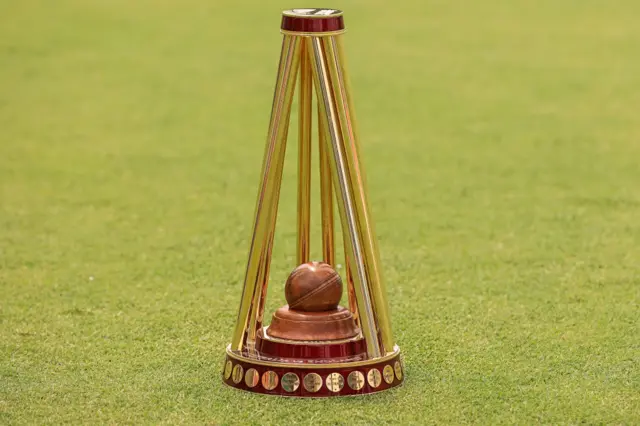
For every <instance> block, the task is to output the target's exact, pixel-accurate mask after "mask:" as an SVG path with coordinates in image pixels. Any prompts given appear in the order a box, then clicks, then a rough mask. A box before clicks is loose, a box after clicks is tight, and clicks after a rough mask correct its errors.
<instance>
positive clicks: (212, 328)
mask: <svg viewBox="0 0 640 426" xmlns="http://www.w3.org/2000/svg"><path fill="white" fill-rule="evenodd" d="M306 6H308V5H307V4H299V5H296V4H290V3H286V2H282V1H275V2H258V1H253V2H243V3H242V4H238V3H236V2H232V1H228V0H224V1H215V2H204V1H196V0H183V1H180V2H178V1H176V0H163V1H150V0H138V1H135V2H129V1H122V0H109V1H106V0H93V1H80V0H58V1H56V2H50V1H43V0H23V1H20V2H10V1H0V10H2V12H1V13H0V292H1V295H2V296H1V297H0V423H5V424H43V423H109V424H117V423H153V424H158V423H166V424H174V423H187V424H189V423H207V424H265V423H266V424H286V423H301V424H382V423H414V424H424V423H453V424H461V423H485V424H495V423H512V424H513V423H520V424H523V423H524V424H527V423H589V424H594V423H619V424H633V423H640V397H639V395H640V367H639V363H640V327H639V325H640V319H639V318H640V309H639V301H640V272H639V271H640V270H639V267H638V264H639V261H640V115H639V111H640V25H638V18H637V17H638V16H639V14H640V3H638V2H637V1H632V0H614V1H610V2H604V1H599V0H581V1H578V0H563V1H557V0H536V1H533V0H516V1H507V0H488V1H484V2H464V3H463V2H456V1H453V2H451V1H440V0H428V1H399V2H394V3H393V4H392V5H390V4H389V3H387V2H382V1H367V2H365V1H356V0H354V1H339V2H337V3H335V4H331V5H327V6H331V7H337V8H341V9H343V10H344V11H345V19H346V23H347V26H348V28H349V31H348V33H347V35H346V36H345V38H346V40H345V43H346V51H347V57H348V64H347V65H348V68H349V70H350V73H351V80H352V86H353V89H354V93H353V94H354V98H355V101H356V111H357V115H358V117H359V127H360V131H361V139H362V143H363V150H364V152H363V161H364V164H365V166H366V168H367V170H368V173H367V175H368V183H369V191H370V202H371V206H372V210H373V215H374V218H375V220H376V228H377V232H378V236H379V241H380V248H381V252H382V260H383V266H384V270H385V271H384V272H385V275H386V281H387V287H388V294H389V300H390V304H391V309H392V313H393V318H392V320H393V325H394V330H395V333H396V340H397V341H398V343H399V345H400V346H401V348H402V350H403V353H404V360H405V368H406V378H407V379H406V382H405V385H404V386H403V387H401V388H399V389H397V390H395V391H392V392H388V393H384V394H379V395H373V396H369V397H363V398H351V399H339V400H322V401H320V400H314V401H306V400H305V401H302V400H289V399H277V398H269V397H262V396H256V395H251V394H246V393H241V392H238V391H235V390H233V389H229V388H226V387H223V385H222V383H221V380H220V371H221V368H222V362H223V355H224V348H225V345H226V344H227V343H228V341H229V339H230V336H231V330H232V327H233V324H234V321H235V316H236V311H237V306H238V302H239V298H240V292H241V281H242V278H243V273H244V266H245V262H246V254H247V248H248V238H249V234H250V231H251V224H252V214H253V209H254V202H255V194H256V191H257V182H258V173H259V168H260V164H261V161H262V154H263V145H264V139H265V134H266V128H267V124H268V116H269V108H270V105H271V97H272V89H273V84H274V81H275V72H276V64H277V60H278V54H279V48H280V41H281V35H280V34H279V31H278V28H279V20H280V15H279V14H280V11H281V10H282V9H286V8H290V7H306ZM312 6H313V5H312ZM321 6H322V5H321ZM290 134H291V135H295V131H294V130H292V131H291V132H290ZM292 142H293V140H292ZM295 151H296V147H295V143H291V144H290V149H289V153H288V158H289V160H290V162H289V163H288V164H287V168H286V170H285V187H284V189H283V194H282V204H281V208H280V216H279V227H278V231H277V236H276V249H275V252H274V262H273V267H272V286H271V291H270V293H269V300H268V307H267V310H268V312H271V311H272V310H273V309H275V307H277V306H279V305H281V304H283V303H284V297H283V295H282V288H283V282H284V279H285V278H286V276H287V274H288V272H289V271H290V270H291V269H292V268H293V266H295V265H293V262H294V255H295V250H294V236H295V229H294V226H295V225H294V222H295V220H294V217H295V193H294V191H295V187H294V181H295V172H296V171H295V165H294V163H293V161H292V160H293V159H294V158H295ZM315 183H316V184H317V180H316V182H315ZM316 213H317V212H316ZM315 217H316V218H317V214H316V216H315ZM315 223H316V224H317V223H318V222H317V220H316V222H315ZM315 235H317V233H316V234H315ZM316 242H317V239H316ZM314 253H315V254H316V257H317V255H318V254H319V247H318V245H316V246H314Z"/></svg>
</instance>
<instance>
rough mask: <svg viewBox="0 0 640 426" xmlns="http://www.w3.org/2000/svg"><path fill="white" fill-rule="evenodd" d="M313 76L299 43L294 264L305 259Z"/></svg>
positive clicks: (309, 189)
mask: <svg viewBox="0 0 640 426" xmlns="http://www.w3.org/2000/svg"><path fill="white" fill-rule="evenodd" d="M312 89H313V80H312V77H311V65H310V62H309V54H308V49H307V48H306V44H305V43H301V45H300V93H299V96H300V97H299V100H300V104H299V105H298V247H297V260H298V263H297V264H298V265H301V264H303V263H307V262H308V261H309V246H310V241H309V236H310V228H311V225H310V223H311V106H312V105H311V96H312Z"/></svg>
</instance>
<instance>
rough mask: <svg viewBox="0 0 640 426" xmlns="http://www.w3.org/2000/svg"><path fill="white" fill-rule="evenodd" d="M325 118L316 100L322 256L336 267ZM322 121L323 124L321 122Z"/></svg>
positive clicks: (331, 191) (331, 190) (326, 261)
mask: <svg viewBox="0 0 640 426" xmlns="http://www.w3.org/2000/svg"><path fill="white" fill-rule="evenodd" d="M325 122H326V119H323V116H322V114H321V107H320V101H318V147H319V155H318V157H319V159H320V160H319V163H320V218H321V225H322V258H323V261H324V262H325V263H328V264H329V265H331V266H333V268H334V269H335V268H336V255H335V232H334V219H333V189H332V185H331V168H330V167H331V166H330V162H329V161H330V160H329V153H328V152H327V146H326V143H327V138H326V136H325V130H324V128H325V126H326V123H325ZM323 123H324V124H323Z"/></svg>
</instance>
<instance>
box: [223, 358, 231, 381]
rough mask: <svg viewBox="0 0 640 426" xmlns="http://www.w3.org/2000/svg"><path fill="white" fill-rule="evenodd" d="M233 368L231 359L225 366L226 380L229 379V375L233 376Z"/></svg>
mask: <svg viewBox="0 0 640 426" xmlns="http://www.w3.org/2000/svg"><path fill="white" fill-rule="evenodd" d="M232 368H233V364H232V363H231V361H230V360H229V361H227V364H226V365H225V366H224V379H225V380H229V377H231V369H232Z"/></svg>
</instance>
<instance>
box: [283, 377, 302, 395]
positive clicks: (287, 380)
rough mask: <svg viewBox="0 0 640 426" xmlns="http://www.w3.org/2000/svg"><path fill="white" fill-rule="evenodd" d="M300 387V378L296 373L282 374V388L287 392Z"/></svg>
mask: <svg viewBox="0 0 640 426" xmlns="http://www.w3.org/2000/svg"><path fill="white" fill-rule="evenodd" d="M298 387H300V378H299V377H298V375H297V374H296V373H287V374H285V375H284V376H282V389H284V390H286V391H287V392H295V390H296V389H298Z"/></svg>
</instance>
